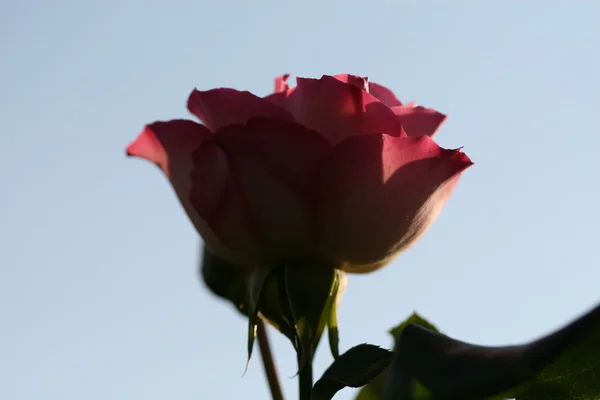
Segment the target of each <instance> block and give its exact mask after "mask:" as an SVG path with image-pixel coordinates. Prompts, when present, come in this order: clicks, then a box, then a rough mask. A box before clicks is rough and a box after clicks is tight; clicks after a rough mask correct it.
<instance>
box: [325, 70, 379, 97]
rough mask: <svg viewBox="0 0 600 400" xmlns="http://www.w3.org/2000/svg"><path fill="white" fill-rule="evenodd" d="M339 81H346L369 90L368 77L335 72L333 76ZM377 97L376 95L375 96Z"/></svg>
mask: <svg viewBox="0 0 600 400" xmlns="http://www.w3.org/2000/svg"><path fill="white" fill-rule="evenodd" d="M333 77H334V78H335V79H337V80H338V81H340V82H344V83H348V84H350V85H352V86H355V87H357V88H359V89H361V90H364V91H366V92H369V78H367V77H362V76H358V75H352V74H337V75H334V76H333ZM371 94H372V93H371ZM375 97H377V96H375Z"/></svg>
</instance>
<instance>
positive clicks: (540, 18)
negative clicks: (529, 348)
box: [0, 0, 600, 400]
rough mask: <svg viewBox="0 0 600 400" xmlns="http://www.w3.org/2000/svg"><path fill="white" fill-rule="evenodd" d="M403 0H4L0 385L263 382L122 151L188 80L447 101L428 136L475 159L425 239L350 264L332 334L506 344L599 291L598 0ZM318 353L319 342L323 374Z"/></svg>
mask: <svg viewBox="0 0 600 400" xmlns="http://www.w3.org/2000/svg"><path fill="white" fill-rule="evenodd" d="M416 3H417V2H404V1H374V2H372V3H367V2H358V1H344V2H340V1H317V0H304V1H302V2H300V1H296V2H291V1H290V2H284V1H281V0H278V1H267V0H263V1H260V0H258V1H252V2H250V1H248V2H242V1H237V2H234V1H220V2H217V1H208V0H194V1H189V0H187V1H176V0H174V1H171V2H167V1H156V0H154V1H152V0H150V1H141V0H119V1H116V0H105V1H101V2H100V1H98V2H82V1H74V0H70V1H66V0H55V1H53V2H50V1H41V0H38V1H33V0H20V1H17V0H5V1H3V2H2V5H1V6H0V50H1V54H2V62H1V63H0V79H2V90H0V132H1V134H0V154H1V157H0V163H1V164H0V165H1V168H0V182H1V185H2V195H1V196H0V243H2V250H1V251H0V318H1V321H2V323H1V328H0V337H1V338H0V360H1V361H0V398H4V399H11V400H29V399H44V400H79V399H86V400H96V399H97V400H106V399H114V400H120V399H123V400H129V399H148V400H156V399H181V400H185V399H190V400H192V399H236V398H241V397H242V396H244V398H248V397H247V396H248V395H249V394H251V396H250V398H255V399H263V398H268V392H267V387H266V384H265V382H264V376H263V372H262V368H261V365H260V357H258V353H257V356H256V357H255V358H253V360H252V362H251V364H250V368H249V371H248V373H247V374H246V376H244V377H242V373H243V372H244V367H245V345H246V343H245V332H246V330H245V329H246V324H245V321H244V320H243V319H242V318H241V317H240V316H238V315H237V314H236V312H235V311H234V310H233V308H232V307H230V306H229V305H228V304H226V303H224V302H222V301H220V300H218V299H215V298H213V297H212V296H211V295H210V293H208V292H207V290H206V289H205V288H204V287H203V286H201V285H200V284H199V282H198V279H197V274H196V263H197V258H198V249H197V246H198V239H197V236H196V234H195V231H194V230H193V228H192V226H191V224H190V222H189V221H188V220H187V219H186V217H185V215H184V213H183V211H182V210H181V208H180V206H179V205H178V202H177V200H176V198H175V195H174V193H173V191H172V190H171V188H170V187H169V185H168V183H167V181H166V179H164V177H163V176H162V175H161V174H160V172H159V171H158V170H157V169H156V168H154V167H152V166H151V165H150V164H148V163H145V162H142V161H139V160H132V159H126V158H125V155H124V147H125V146H126V145H127V144H128V143H129V142H130V141H131V140H132V139H133V138H134V137H135V136H136V134H137V133H138V132H139V130H140V129H141V128H142V126H143V125H144V124H145V123H147V122H151V121H153V120H156V119H169V118H174V117H187V116H188V113H187V110H186V109H185V101H186V98H187V95H188V94H189V92H190V91H191V90H192V89H193V88H194V87H198V88H199V89H208V88H212V87H217V86H230V87H235V88H239V89H249V90H251V91H254V92H255V93H258V94H261V95H264V94H267V93H268V92H269V91H270V90H271V89H272V79H273V77H274V76H275V75H278V74H281V73H286V72H289V73H292V74H293V75H301V76H320V75H321V74H335V73H343V72H350V73H355V74H359V75H366V76H368V77H369V78H370V79H371V80H372V81H375V82H379V83H382V84H384V85H386V86H388V87H390V88H392V89H393V90H394V91H395V92H396V94H397V95H398V97H399V98H401V99H402V100H415V101H417V102H419V103H421V104H424V105H426V106H430V107H435V108H437V109H439V110H440V111H443V112H446V113H448V114H450V118H449V119H448V121H447V122H446V123H445V124H444V126H443V127H442V129H441V130H440V132H439V134H438V136H437V140H438V142H439V143H440V144H441V145H442V146H445V147H458V146H464V151H465V152H466V153H467V154H468V155H469V156H470V157H471V158H472V160H473V161H474V162H475V163H476V164H475V166H473V167H472V168H470V169H469V170H467V171H466V172H465V173H464V175H463V178H462V180H461V182H460V183H459V185H458V187H457V188H456V190H455V193H454V195H453V197H452V198H451V199H450V201H449V203H448V204H447V206H446V208H445V209H444V211H443V212H442V214H441V216H440V218H439V219H438V221H437V222H436V223H435V224H434V225H433V226H432V228H431V229H430V231H429V232H428V233H427V234H426V235H425V237H424V238H423V239H422V240H421V241H420V242H419V243H418V244H417V245H416V246H414V247H413V248H412V249H410V250H409V251H407V252H406V253H404V254H403V255H401V256H400V257H399V258H398V259H397V260H396V261H395V262H394V263H393V264H392V265H390V266H389V267H387V268H386V269H383V270H381V271H379V272H377V273H375V274H371V275H367V276H351V277H350V280H349V287H348V290H347V292H346V296H345V299H344V301H343V304H342V307H341V311H340V312H341V314H340V324H341V347H342V349H346V348H348V347H351V346H352V345H354V344H358V343H362V342H369V343H375V344H380V345H384V346H390V345H391V339H390V337H389V336H388V335H387V333H386V331H387V330H388V329H389V328H390V327H392V326H393V325H395V324H396V323H398V322H400V321H401V320H402V319H404V318H405V317H407V316H408V315H409V314H410V313H411V312H412V311H413V310H415V309H416V310H418V311H419V312H420V313H421V314H422V315H423V316H425V317H426V318H429V319H430V320H431V321H433V322H434V323H436V324H437V325H438V326H439V327H440V328H441V329H442V330H443V331H444V332H446V333H448V334H450V335H451V336H454V337H457V338H460V339H462V340H466V341H472V342H475V343H479V344H506V343H515V342H520V341H524V340H529V339H532V338H535V337H537V336H539V335H541V334H543V333H546V332H547V331H549V330H552V329H555V328H557V327H559V326H560V325H562V324H564V323H566V322H567V321H569V320H571V319H572V318H574V317H576V316H577V315H579V314H580V313H582V312H583V311H585V310H587V309H588V308H590V307H592V306H593V305H595V304H596V303H598V302H599V301H600V294H599V292H598V282H599V281H600V272H599V266H600V264H599V261H598V260H599V259H600V246H598V243H597V229H598V228H597V227H598V226H599V225H600V211H599V208H598V203H600V189H599V187H598V183H597V182H598V178H597V175H598V173H599V172H600V169H599V167H598V148H599V146H600V139H599V135H598V125H597V119H598V115H599V114H598V109H599V108H600V95H599V93H600V90H599V89H600V78H599V76H600V75H599V74H598V71H600V52H598V49H597V43H600V26H599V25H598V23H597V21H598V18H600V3H596V2H592V1H588V2H583V1H582V2H571V1H554V2H542V1H527V2H517V1H503V2H501V1H495V2H493V1H486V2H483V1H481V2H475V1H458V2H449V1H448V2H442V1H437V2H436V1H430V2H419V3H418V4H416ZM271 336H272V337H273V339H274V346H275V351H276V357H277V362H278V364H279V367H280V375H281V378H282V380H283V384H284V387H285V391H286V393H287V394H288V398H289V399H295V398H296V396H297V394H296V391H295V390H296V381H295V379H292V378H291V377H292V376H293V375H294V374H295V372H296V371H295V361H294V357H293V352H292V349H291V347H290V346H289V345H288V343H287V342H286V341H285V340H284V339H283V338H281V337H280V336H277V335H275V333H274V332H273V334H272V335H271ZM330 361H331V357H330V355H329V354H328V351H327V347H326V346H323V347H322V348H321V351H320V353H319V355H318V357H317V361H316V370H317V373H319V372H322V371H323V370H324V368H325V367H326V366H327V365H328V364H329V362H330ZM352 394H353V392H352V391H351V390H346V391H344V392H342V393H340V395H339V396H338V397H337V398H339V399H350V398H351V396H352Z"/></svg>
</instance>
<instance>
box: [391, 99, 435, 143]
mask: <svg viewBox="0 0 600 400" xmlns="http://www.w3.org/2000/svg"><path fill="white" fill-rule="evenodd" d="M392 111H393V112H394V114H396V116H397V117H398V120H399V121H400V123H401V124H402V127H403V128H404V131H405V132H406V134H407V135H408V136H413V137H418V136H429V137H433V136H434V135H435V134H436V132H437V130H438V129H439V127H440V126H441V125H442V124H443V123H444V121H445V120H446V118H447V115H445V114H442V113H441V112H439V111H437V110H434V109H432V108H425V107H421V106H416V105H413V106H402V107H392Z"/></svg>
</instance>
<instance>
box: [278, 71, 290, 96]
mask: <svg viewBox="0 0 600 400" xmlns="http://www.w3.org/2000/svg"><path fill="white" fill-rule="evenodd" d="M289 77H290V74H284V75H279V76H277V77H275V93H280V92H287V91H288V90H289V88H290V87H289V85H288V84H287V83H286V82H287V80H288V78H289Z"/></svg>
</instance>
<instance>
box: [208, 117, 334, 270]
mask: <svg viewBox="0 0 600 400" xmlns="http://www.w3.org/2000/svg"><path fill="white" fill-rule="evenodd" d="M214 137H215V141H216V143H217V144H218V145H219V147H220V148H221V149H222V150H223V152H224V154H225V155H226V157H227V159H228V161H229V163H230V167H231V171H232V176H233V177H234V179H235V181H236V183H237V184H238V185H239V189H240V191H239V193H240V194H242V195H243V196H244V198H245V201H246V204H247V206H248V210H249V215H251V216H252V226H253V227H254V228H255V229H256V231H255V233H256V236H257V238H258V240H259V241H260V243H261V244H260V249H261V251H263V252H265V257H267V256H268V258H269V260H270V261H271V262H277V261H278V260H281V259H286V258H287V259H290V258H294V257H303V256H306V255H307V254H310V253H311V252H312V251H313V250H314V225H313V221H314V215H313V208H312V204H313V200H314V195H313V193H314V192H313V182H314V177H315V174H317V172H318V171H319V170H320V167H321V166H322V164H323V160H324V159H325V157H327V156H328V155H329V153H330V151H331V147H330V145H329V144H328V143H327V141H326V140H324V139H323V138H322V137H321V136H320V135H319V134H318V133H317V132H312V131H309V130H307V129H306V128H304V127H303V126H301V125H299V124H296V123H288V122H285V121H281V120H279V119H272V118H271V119H268V118H255V119H251V120H250V121H248V123H246V125H240V126H229V127H225V128H222V129H220V130H219V131H218V132H217V133H216V134H215V135H214ZM237 230H238V227H237V222H236V221H234V220H230V221H229V222H228V224H223V226H222V227H221V229H220V230H219V231H220V232H223V231H228V232H232V233H231V234H232V235H233V234H234V232H235V231H237ZM223 235H224V234H223Z"/></svg>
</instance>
